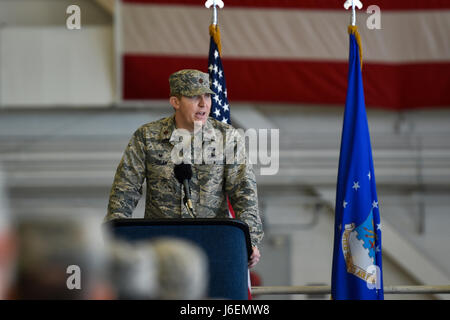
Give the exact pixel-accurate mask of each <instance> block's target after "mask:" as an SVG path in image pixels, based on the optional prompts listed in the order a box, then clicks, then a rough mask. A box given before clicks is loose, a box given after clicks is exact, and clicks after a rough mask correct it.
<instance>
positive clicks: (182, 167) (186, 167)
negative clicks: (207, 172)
mask: <svg viewBox="0 0 450 320" xmlns="http://www.w3.org/2000/svg"><path fill="white" fill-rule="evenodd" d="M173 171H174V173H175V178H177V180H178V181H179V182H180V183H183V181H184V180H190V179H191V178H192V167H191V165H190V164H187V163H180V164H177V165H175V167H174V169H173Z"/></svg>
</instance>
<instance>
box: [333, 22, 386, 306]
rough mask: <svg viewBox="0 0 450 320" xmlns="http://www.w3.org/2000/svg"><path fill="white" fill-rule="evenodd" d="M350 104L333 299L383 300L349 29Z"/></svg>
mask: <svg viewBox="0 0 450 320" xmlns="http://www.w3.org/2000/svg"><path fill="white" fill-rule="evenodd" d="M349 33H350V55H349V70H348V88H347V99H346V103H345V114H344V124H343V129H342V138H341V150H340V156H339V171H338V180H337V189H336V209H335V226H334V227H335V230H334V250H333V269H332V278H331V296H332V298H333V299H335V300H342V299H361V300H366V299H367V300H382V299H384V294H383V279H382V269H381V223H380V212H379V208H378V199H377V192H376V184H375V174H374V168H373V160H372V149H371V145H370V135H369V126H368V123H367V115H366V110H365V102H364V89H363V83H362V75H361V64H360V46H359V44H358V42H359V34H358V31H357V29H356V27H349Z"/></svg>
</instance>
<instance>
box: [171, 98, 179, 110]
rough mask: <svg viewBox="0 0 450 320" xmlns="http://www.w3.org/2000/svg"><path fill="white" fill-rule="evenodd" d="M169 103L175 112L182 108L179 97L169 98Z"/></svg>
mask: <svg viewBox="0 0 450 320" xmlns="http://www.w3.org/2000/svg"><path fill="white" fill-rule="evenodd" d="M169 102H170V104H171V105H172V107H173V108H174V109H175V110H178V109H179V108H180V100H179V99H178V98H177V97H175V96H171V97H170V98H169Z"/></svg>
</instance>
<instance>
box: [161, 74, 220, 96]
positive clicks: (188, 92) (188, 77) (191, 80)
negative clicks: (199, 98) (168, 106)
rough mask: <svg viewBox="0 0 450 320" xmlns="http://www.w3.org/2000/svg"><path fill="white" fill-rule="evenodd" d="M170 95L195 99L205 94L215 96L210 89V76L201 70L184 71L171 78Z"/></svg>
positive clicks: (172, 75)
mask: <svg viewBox="0 0 450 320" xmlns="http://www.w3.org/2000/svg"><path fill="white" fill-rule="evenodd" d="M169 84H170V95H171V96H174V95H182V96H186V97H193V96H196V95H201V94H205V93H211V94H214V91H212V90H211V89H210V87H209V74H207V73H204V72H201V71H199V70H193V69H184V70H180V71H177V72H175V73H172V74H171V75H170V77H169Z"/></svg>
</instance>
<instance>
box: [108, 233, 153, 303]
mask: <svg viewBox="0 0 450 320" xmlns="http://www.w3.org/2000/svg"><path fill="white" fill-rule="evenodd" d="M108 246H109V247H108V267H107V269H108V278H109V281H110V283H111V286H112V290H113V291H114V295H115V296H116V297H117V299H125V300H131V299H138V300H146V299H154V298H156V295H157V291H158V287H159V283H158V262H157V258H156V253H155V251H154V249H153V247H152V245H151V244H150V243H147V242H144V243H138V244H131V243H127V242H123V241H118V240H114V241H110V242H108Z"/></svg>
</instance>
